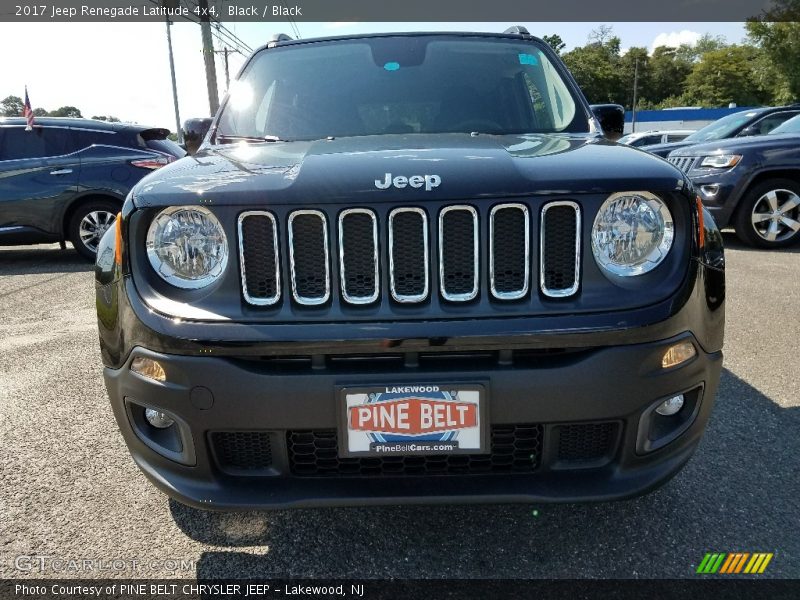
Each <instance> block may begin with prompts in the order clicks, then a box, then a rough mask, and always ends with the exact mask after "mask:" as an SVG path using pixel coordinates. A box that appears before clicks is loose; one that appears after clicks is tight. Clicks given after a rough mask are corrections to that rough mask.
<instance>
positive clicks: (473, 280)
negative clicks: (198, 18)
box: [96, 29, 724, 509]
mask: <svg viewBox="0 0 800 600" xmlns="http://www.w3.org/2000/svg"><path fill="white" fill-rule="evenodd" d="M605 108H606V109H607V108H608V107H605ZM597 110H598V111H599V110H602V108H598V109H597ZM604 114H605V113H604ZM600 127H601V124H600V119H599V118H598V117H597V116H595V114H593V112H592V108H591V107H590V106H589V105H588V104H587V102H586V100H585V98H584V97H583V95H582V94H581V92H580V90H579V89H578V88H577V86H576V84H575V82H574V80H573V79H572V77H571V76H570V74H569V73H568V72H567V70H566V69H565V67H564V65H563V64H562V63H561V62H560V60H559V59H558V57H557V56H556V55H555V54H554V53H553V52H552V51H551V50H550V49H549V48H548V46H547V45H546V44H544V43H543V42H541V41H540V40H538V39H536V38H534V37H532V36H530V35H528V34H527V32H525V31H524V30H521V29H518V30H516V31H515V32H512V33H506V34H472V33H470V34H451V33H448V34H438V33H437V34H392V35H374V36H359V37H340V38H330V39H322V40H302V41H293V40H286V39H285V38H281V39H280V40H279V41H276V42H273V43H271V44H269V45H268V46H267V47H265V48H262V49H260V50H258V51H257V52H256V53H255V54H254V55H253V56H252V57H251V58H250V59H249V61H248V62H247V64H246V65H245V67H244V68H243V69H242V72H241V73H240V75H239V76H238V78H237V81H236V82H235V83H234V85H233V86H232V89H231V93H230V95H229V96H228V97H227V98H226V100H225V101H224V103H223V106H222V108H221V109H220V111H219V113H218V114H217V116H216V117H215V118H214V121H213V123H212V124H211V129H210V130H209V132H208V134H207V136H206V138H205V141H204V142H203V144H202V146H201V147H200V149H199V151H198V152H197V153H196V154H195V155H194V156H191V157H186V158H184V159H182V160H179V161H177V162H175V163H174V164H171V165H169V166H166V167H164V168H163V169H160V170H159V171H157V172H155V173H153V174H152V175H149V176H148V177H146V178H145V179H143V180H142V181H141V182H140V183H139V184H138V185H137V186H136V187H135V188H134V189H133V190H132V192H131V193H130V195H129V197H128V199H127V200H126V202H125V205H124V208H123V211H122V218H121V219H118V220H117V224H118V225H117V227H116V230H115V231H114V232H109V234H107V235H106V236H105V237H104V238H103V240H102V243H101V246H100V249H99V252H98V262H97V271H96V277H97V306H98V316H99V327H100V341H101V346H102V357H103V361H104V363H105V366H106V368H105V378H106V384H107V387H108V391H109V395H110V397H111V403H112V405H113V409H114V414H115V416H116V419H117V421H118V423H119V427H120V429H121V430H122V434H123V435H124V437H125V440H126V442H127V444H128V446H129V448H130V450H131V453H132V454H133V457H134V459H135V461H136V463H137V464H138V465H139V466H140V467H141V469H142V470H143V471H144V472H145V474H146V475H147V476H148V477H149V478H150V479H151V480H152V481H153V482H154V483H155V484H156V485H157V486H158V487H160V488H161V489H162V490H164V491H165V492H166V493H168V494H170V495H171V496H173V497H175V498H177V499H178V500H180V501H182V502H184V503H187V504H190V505H194V506H198V507H209V508H222V509H242V508H248V507H263V506H275V507H277V506H309V505H322V504H361V503H398V502H453V501H471V502H474V501H576V500H606V499H616V498H623V497H628V496H632V495H635V494H639V493H643V492H646V491H648V490H651V489H653V488H655V487H656V486H658V485H659V484H661V483H663V482H664V481H666V480H667V479H668V478H669V477H670V476H672V475H673V474H674V473H676V472H677V471H678V470H679V469H680V468H681V466H682V465H683V464H684V463H685V462H686V461H687V460H688V459H689V457H690V455H691V454H692V452H693V451H694V449H695V448H696V446H697V444H698V442H699V440H700V437H701V435H702V433H703V430H704V428H705V425H706V422H707V420H708V418H709V414H710V413H711V409H712V406H713V402H714V395H715V392H716V389H717V384H718V381H719V376H720V369H721V363H722V354H721V348H722V336H723V319H724V317H723V313H724V272H723V267H724V259H723V254H722V246H721V242H720V240H721V238H720V235H719V232H718V231H717V229H716V227H715V226H714V224H713V220H712V219H711V218H710V216H709V215H708V213H706V212H705V211H704V210H703V208H702V205H701V204H700V202H699V201H698V200H697V198H696V195H695V194H694V191H693V190H692V187H691V184H690V182H689V181H688V180H687V179H686V177H685V176H684V175H683V173H681V172H680V171H679V170H678V169H676V168H675V167H674V166H672V165H670V164H668V163H667V162H665V161H663V160H662V159H660V158H657V157H654V156H651V155H648V154H646V153H644V152H640V151H638V150H635V149H632V148H629V147H625V146H619V145H616V144H614V143H611V142H609V141H607V140H606V139H604V138H603V136H602V135H601V131H600Z"/></svg>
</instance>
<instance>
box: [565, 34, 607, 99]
mask: <svg viewBox="0 0 800 600" xmlns="http://www.w3.org/2000/svg"><path fill="white" fill-rule="evenodd" d="M609 30H610V28H608V27H606V26H603V27H601V28H600V29H598V30H595V31H593V32H592V34H591V35H590V36H589V39H590V40H594V41H591V42H590V43H589V44H587V45H586V46H581V47H578V48H574V49H572V50H570V51H569V52H567V53H566V54H564V55H563V57H562V58H563V59H564V62H565V63H566V64H567V67H568V68H569V70H570V71H571V72H572V74H573V76H574V77H575V80H576V81H577V82H578V85H580V87H581V89H582V90H583V93H584V94H586V97H587V98H588V99H589V101H590V102H593V103H602V102H618V101H619V99H618V96H619V94H620V89H621V84H622V78H621V76H620V73H619V68H618V67H619V58H620V56H619V53H620V40H619V38H618V37H614V36H609Z"/></svg>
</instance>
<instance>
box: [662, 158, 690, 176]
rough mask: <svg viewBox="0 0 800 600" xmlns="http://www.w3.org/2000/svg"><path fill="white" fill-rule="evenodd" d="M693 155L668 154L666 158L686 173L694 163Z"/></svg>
mask: <svg viewBox="0 0 800 600" xmlns="http://www.w3.org/2000/svg"><path fill="white" fill-rule="evenodd" d="M694 159H695V157H694V156H670V157H669V158H668V159H667V160H668V161H669V162H671V163H672V164H673V165H675V166H676V167H678V168H679V169H680V170H681V171H683V172H684V173H688V172H689V170H690V169H691V168H692V166H693V165H694Z"/></svg>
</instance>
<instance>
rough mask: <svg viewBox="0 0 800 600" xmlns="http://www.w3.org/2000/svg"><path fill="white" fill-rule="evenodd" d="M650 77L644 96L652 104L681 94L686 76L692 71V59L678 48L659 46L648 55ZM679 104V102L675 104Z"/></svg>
mask: <svg viewBox="0 0 800 600" xmlns="http://www.w3.org/2000/svg"><path fill="white" fill-rule="evenodd" d="M649 67H650V79H649V81H648V84H649V87H648V89H647V94H646V97H647V99H648V100H650V101H651V102H653V104H656V105H658V104H661V103H662V102H664V101H665V100H666V99H667V98H675V97H678V96H680V95H681V94H683V90H684V87H685V82H686V78H687V77H688V76H689V73H691V72H692V61H691V60H690V59H689V58H688V57H686V56H685V54H683V53H681V51H680V48H671V47H669V46H659V47H658V48H656V49H655V50H653V55H652V56H651V57H650V64H649ZM677 106H680V104H677Z"/></svg>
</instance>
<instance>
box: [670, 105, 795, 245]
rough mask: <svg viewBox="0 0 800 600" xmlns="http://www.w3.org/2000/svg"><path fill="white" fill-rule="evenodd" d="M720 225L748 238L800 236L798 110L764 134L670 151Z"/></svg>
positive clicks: (769, 240) (753, 241)
mask: <svg viewBox="0 0 800 600" xmlns="http://www.w3.org/2000/svg"><path fill="white" fill-rule="evenodd" d="M667 160H669V162H671V163H672V164H674V165H675V166H676V167H678V168H679V169H681V170H682V171H684V172H685V173H686V175H687V176H688V177H689V179H691V180H692V183H693V184H694V187H695V189H696V190H697V191H698V193H699V194H700V197H701V198H702V200H703V204H704V205H705V206H706V208H707V209H708V211H709V212H710V213H711V214H712V215H714V220H715V221H716V222H717V225H718V226H719V227H734V228H735V229H736V234H737V236H738V237H739V239H741V240H742V241H744V242H745V243H747V244H750V245H751V246H758V247H761V248H782V247H784V246H790V245H792V244H796V243H797V242H800V116H797V117H794V118H793V119H791V120H789V121H786V122H785V123H784V124H783V125H781V126H779V127H776V128H775V129H773V130H772V131H771V132H769V133H768V134H767V135H762V136H757V137H747V138H736V139H732V140H721V141H719V142H710V143H708V144H698V145H696V146H690V147H689V148H682V149H680V150H676V151H675V152H672V153H670V155H669V158H668V159H667Z"/></svg>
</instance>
